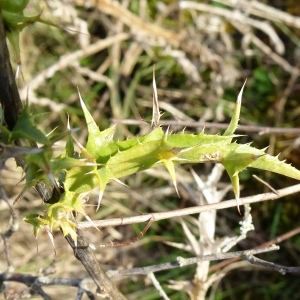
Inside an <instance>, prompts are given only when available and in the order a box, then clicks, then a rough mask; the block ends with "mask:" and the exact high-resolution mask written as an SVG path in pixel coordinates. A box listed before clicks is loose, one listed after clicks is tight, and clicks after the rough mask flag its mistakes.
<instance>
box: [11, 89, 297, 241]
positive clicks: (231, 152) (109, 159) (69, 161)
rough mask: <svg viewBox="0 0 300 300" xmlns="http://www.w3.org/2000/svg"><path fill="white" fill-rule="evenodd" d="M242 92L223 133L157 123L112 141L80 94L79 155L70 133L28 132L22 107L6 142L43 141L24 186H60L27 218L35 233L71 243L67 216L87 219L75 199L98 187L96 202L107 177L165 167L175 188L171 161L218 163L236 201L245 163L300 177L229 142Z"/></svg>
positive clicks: (262, 155) (266, 157) (261, 153)
mask: <svg viewBox="0 0 300 300" xmlns="http://www.w3.org/2000/svg"><path fill="white" fill-rule="evenodd" d="M241 97H242V91H241V92H240V94H239V96H238V100H237V102H236V105H235V109H234V112H233V116H232V121H231V123H230V124H229V127H228V129H227V130H226V131H225V133H224V134H223V135H207V134H205V133H204V132H201V133H200V134H197V135H194V134H185V133H184V132H181V133H175V134H168V133H166V132H164V131H163V129H162V128H161V127H160V126H159V125H157V127H156V128H154V129H153V130H152V131H151V132H150V133H149V134H147V135H144V136H140V137H135V138H131V139H127V140H125V141H114V139H113V133H114V127H111V128H108V129H106V130H104V131H100V130H99V128H98V126H97V124H96V123H95V121H94V120H93V118H92V116H91V115H90V113H89V111H88V110H87V108H86V106H85V104H84V102H83V101H82V99H81V97H80V100H81V105H82V109H83V112H84V115H85V119H86V123H87V127H88V139H87V144H86V145H85V147H83V146H81V145H79V146H80V153H75V152H74V145H73V139H72V138H71V135H72V132H71V131H70V132H69V133H59V134H56V135H55V136H53V137H52V138H51V139H49V138H47V137H46V136H45V135H44V134H43V133H42V132H41V131H39V130H38V129H35V130H33V126H34V125H33V124H32V121H31V116H30V114H29V113H28V108H27V107H25V109H24V111H23V113H22V114H21V117H20V119H19V121H18V123H17V125H16V126H15V128H14V129H13V130H12V132H8V131H6V136H7V141H8V142H12V141H13V140H14V139H17V138H18V139H19V138H26V139H29V140H32V141H35V142H39V143H42V144H43V145H44V146H43V147H41V148H40V150H41V151H38V152H36V153H33V154H30V155H27V156H26V157H25V161H26V163H27V175H26V188H28V187H31V186H33V185H34V184H36V183H37V182H39V181H46V182H49V181H50V182H52V183H55V182H54V179H57V178H59V179H60V184H61V186H62V187H63V189H64V192H63V194H62V195H61V197H60V200H59V202H58V203H55V204H47V209H46V212H45V214H44V215H43V216H41V215H30V216H28V217H27V218H25V221H26V222H29V223H31V224H32V225H33V226H34V233H35V235H37V234H38V231H39V230H40V229H41V228H46V229H47V230H50V232H51V231H52V230H53V229H54V228H62V231H63V233H64V234H65V235H66V234H70V235H71V236H72V238H73V239H74V240H75V241H76V233H75V224H74V223H73V222H71V221H70V220H69V215H70V214H71V213H72V212H73V211H77V212H79V213H81V214H82V215H84V216H85V217H86V218H87V219H88V220H90V219H89V217H88V216H87V215H86V213H85V212H84V209H83V206H82V204H81V201H80V198H81V197H82V196H83V194H85V193H87V192H89V191H91V190H93V189H94V188H99V189H100V195H99V203H98V207H99V206H100V201H101V197H102V195H103V193H104V190H105V187H106V185H107V184H108V183H109V182H110V181H112V180H118V179H120V178H122V177H124V176H128V175H131V174H134V173H136V172H139V171H142V170H146V169H150V168H155V167H157V166H161V165H163V166H165V167H166V169H167V170H168V172H169V174H170V177H171V180H172V181H173V183H174V186H175V188H176V190H177V187H176V173H175V167H174V165H176V164H185V163H195V164H196V163H205V162H214V163H221V164H222V165H223V166H224V167H225V169H226V170H227V173H228V175H229V177H230V179H231V182H232V186H233V191H234V193H235V196H236V199H237V204H238V200H239V177H238V175H239V173H240V172H241V171H243V170H244V169H246V168H247V167H252V168H258V169H262V170H268V171H272V172H276V173H279V174H282V175H285V176H288V177H292V178H295V179H298V180H300V171H298V170H297V169H295V168H293V167H292V166H291V165H288V164H286V163H284V162H282V161H279V159H278V157H273V156H270V155H268V154H266V153H265V151H264V150H259V149H256V148H254V147H251V146H250V145H249V144H245V145H241V144H238V143H237V142H235V141H234V142H232V139H233V138H237V137H238V136H235V135H234V132H235V129H236V127H237V125H238V119H239V114H240V106H241ZM66 135H67V139H68V140H67V144H66V149H65V151H64V153H62V154H61V155H60V156H59V157H53V152H52V148H51V145H52V144H53V143H54V142H55V141H57V140H59V139H61V138H63V137H65V136H66Z"/></svg>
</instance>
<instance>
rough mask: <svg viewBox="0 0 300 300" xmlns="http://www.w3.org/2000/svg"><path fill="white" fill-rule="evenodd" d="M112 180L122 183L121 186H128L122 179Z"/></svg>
mask: <svg viewBox="0 0 300 300" xmlns="http://www.w3.org/2000/svg"><path fill="white" fill-rule="evenodd" d="M114 181H115V182H117V183H119V184H121V185H123V186H126V187H128V188H129V186H128V185H127V184H126V183H124V182H122V181H121V180H119V179H114Z"/></svg>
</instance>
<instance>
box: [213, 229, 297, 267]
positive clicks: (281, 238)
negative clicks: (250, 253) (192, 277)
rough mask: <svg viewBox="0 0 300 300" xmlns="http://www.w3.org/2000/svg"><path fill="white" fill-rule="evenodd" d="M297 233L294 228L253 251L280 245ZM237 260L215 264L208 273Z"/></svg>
mask: <svg viewBox="0 0 300 300" xmlns="http://www.w3.org/2000/svg"><path fill="white" fill-rule="evenodd" d="M299 233H300V227H297V228H295V229H293V230H291V231H289V232H286V233H284V234H282V235H279V236H277V237H276V238H274V239H272V240H270V241H268V242H266V243H263V244H261V245H259V246H257V247H255V248H254V249H258V248H263V247H268V246H270V245H273V244H278V243H281V242H283V241H285V240H287V239H289V238H291V237H292V236H295V235H297V234H299ZM239 259H240V258H238V257H236V258H232V259H229V260H227V261H222V262H220V263H218V264H215V265H213V266H211V267H210V268H209V271H210V272H215V271H216V270H219V269H221V268H223V267H225V266H227V265H230V264H232V263H233V262H236V261H238V260H239Z"/></svg>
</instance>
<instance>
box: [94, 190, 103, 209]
mask: <svg viewBox="0 0 300 300" xmlns="http://www.w3.org/2000/svg"><path fill="white" fill-rule="evenodd" d="M102 197H103V191H100V193H99V196H98V203H97V209H96V211H98V209H99V207H100V203H101V200H102Z"/></svg>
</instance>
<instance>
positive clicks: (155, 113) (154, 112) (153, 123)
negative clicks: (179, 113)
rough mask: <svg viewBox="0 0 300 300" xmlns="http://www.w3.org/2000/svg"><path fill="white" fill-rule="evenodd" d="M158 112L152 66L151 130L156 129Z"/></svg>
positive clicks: (158, 117)
mask: <svg viewBox="0 0 300 300" xmlns="http://www.w3.org/2000/svg"><path fill="white" fill-rule="evenodd" d="M160 116H161V114H160V111H159V105H158V96H157V88H156V81H155V66H153V110H152V121H151V128H152V129H154V128H157V127H158V126H159V119H160Z"/></svg>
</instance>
